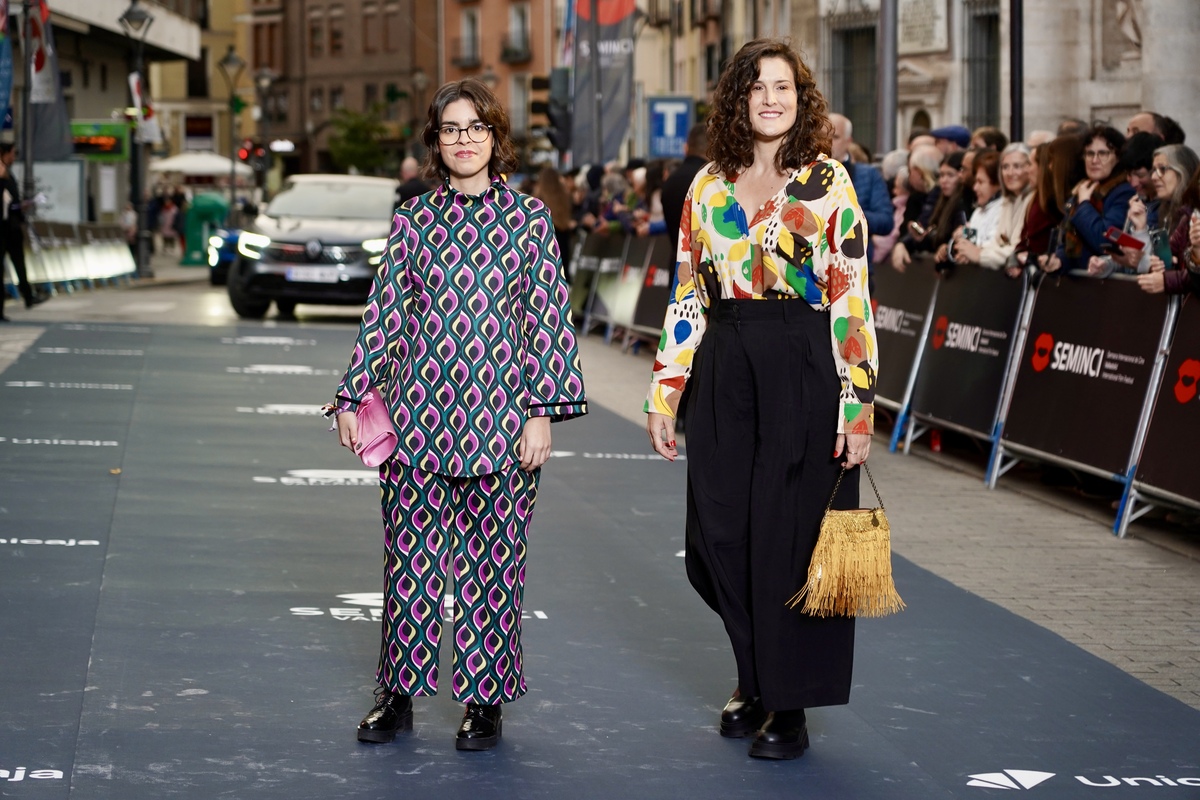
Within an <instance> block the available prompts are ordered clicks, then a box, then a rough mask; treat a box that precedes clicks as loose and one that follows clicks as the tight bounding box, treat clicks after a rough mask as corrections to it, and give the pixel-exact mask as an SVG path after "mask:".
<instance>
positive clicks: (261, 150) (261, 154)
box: [253, 145, 271, 172]
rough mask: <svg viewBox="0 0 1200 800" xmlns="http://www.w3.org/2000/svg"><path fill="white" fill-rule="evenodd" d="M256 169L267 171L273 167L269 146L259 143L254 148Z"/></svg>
mask: <svg viewBox="0 0 1200 800" xmlns="http://www.w3.org/2000/svg"><path fill="white" fill-rule="evenodd" d="M253 166H254V169H255V170H257V171H258V172H266V171H267V170H268V169H270V167H271V160H270V157H269V156H268V155H267V148H265V147H263V146H262V145H259V146H258V147H256V148H254V164H253Z"/></svg>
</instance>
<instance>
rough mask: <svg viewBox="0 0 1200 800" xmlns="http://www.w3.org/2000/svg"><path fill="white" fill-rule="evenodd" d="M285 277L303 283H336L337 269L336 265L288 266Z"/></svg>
mask: <svg viewBox="0 0 1200 800" xmlns="http://www.w3.org/2000/svg"><path fill="white" fill-rule="evenodd" d="M287 279H288V280H289V281H302V282H304V283H337V282H338V269H337V267H288V271H287Z"/></svg>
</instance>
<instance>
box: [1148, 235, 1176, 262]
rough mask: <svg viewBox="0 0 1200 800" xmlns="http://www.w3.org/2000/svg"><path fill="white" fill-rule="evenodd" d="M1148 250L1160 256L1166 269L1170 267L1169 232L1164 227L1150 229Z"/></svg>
mask: <svg viewBox="0 0 1200 800" xmlns="http://www.w3.org/2000/svg"><path fill="white" fill-rule="evenodd" d="M1150 252H1151V253H1153V254H1154V255H1156V256H1158V257H1159V258H1161V259H1162V262H1163V265H1164V266H1165V267H1166V268H1167V269H1171V266H1172V265H1171V234H1170V233H1168V232H1167V231H1166V229H1164V228H1151V229H1150Z"/></svg>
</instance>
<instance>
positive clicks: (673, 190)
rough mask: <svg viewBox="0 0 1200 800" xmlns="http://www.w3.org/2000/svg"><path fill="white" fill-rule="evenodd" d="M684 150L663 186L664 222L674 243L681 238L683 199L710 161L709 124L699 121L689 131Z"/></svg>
mask: <svg viewBox="0 0 1200 800" xmlns="http://www.w3.org/2000/svg"><path fill="white" fill-rule="evenodd" d="M684 152H685V153H686V154H687V157H686V158H684V159H683V163H682V164H680V165H679V166H678V167H676V168H675V170H674V171H673V172H672V173H671V174H670V175H668V176H667V180H666V182H664V183H663V187H662V207H663V222H664V223H666V226H667V236H669V237H671V242H672V244H674V243H675V242H676V241H678V239H679V221H680V220H681V219H682V218H683V201H684V200H686V199H687V193H688V189H690V188H691V187H692V180H693V179H694V178H695V177H696V173H697V172H699V171H700V170H702V169H703V168H704V165H705V164H707V163H708V157H707V154H708V126H706V125H705V124H704V123H703V122H697V123H696V124H695V125H693V126H692V129H691V130H689V131H688V135H687V142H686V143H685V144H684Z"/></svg>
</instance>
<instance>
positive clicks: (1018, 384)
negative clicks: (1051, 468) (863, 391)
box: [873, 259, 1200, 536]
mask: <svg viewBox="0 0 1200 800" xmlns="http://www.w3.org/2000/svg"><path fill="white" fill-rule="evenodd" d="M932 274H934V273H933V270H932V265H931V264H929V263H928V262H927V261H923V260H918V259H914V261H913V263H912V265H910V266H909V268H908V270H906V272H905V273H903V274H901V273H897V272H895V271H894V270H891V269H887V268H883V269H880V270H879V271H878V272H877V274H876V297H874V298H873V301H874V302H875V308H876V311H875V314H876V316H875V325H876V335H877V336H878V339H879V350H880V358H881V361H882V362H883V364H884V366H883V369H882V371H881V376H882V377H881V380H880V384H879V386H878V396H877V399H878V401H879V403H880V404H881V405H883V406H885V407H891V408H894V409H896V410H897V411H898V416H897V418H896V425H895V428H894V430H893V435H892V441H891V448H892V450H893V451H894V450H896V449H897V447H898V446H899V441H900V438H901V436H903V437H904V450H905V452H907V451H908V449H909V446H910V445H911V443H912V440H913V439H914V438H916V437H918V436H920V435H921V434H922V433H924V432H925V431H926V430H928V429H929V428H930V427H939V428H948V429H951V430H956V431H959V432H961V433H965V434H967V435H969V436H973V437H975V438H978V439H981V440H983V441H986V442H988V443H990V445H991V448H992V450H991V457H990V459H989V462H988V468H987V472H986V481H987V485H988V487H989V488H994V487H995V485H996V482H997V480H998V479H999V478H1000V477H1002V476H1003V475H1004V474H1005V473H1006V472H1008V470H1010V469H1011V468H1012V467H1013V466H1015V465H1016V464H1017V463H1019V462H1020V461H1021V460H1022V459H1024V458H1029V459H1034V460H1037V461H1044V462H1049V463H1054V464H1058V465H1061V466H1065V467H1068V468H1071V469H1075V470H1079V471H1082V472H1086V473H1089V474H1093V475H1098V476H1100V477H1103V478H1107V479H1109V480H1112V481H1114V482H1115V483H1117V484H1118V485H1119V486H1121V487H1122V492H1123V496H1122V500H1121V503H1120V507H1119V509H1118V512H1117V517H1116V520H1115V521H1114V524H1113V532H1114V533H1116V534H1117V535H1118V536H1124V535H1125V533H1126V531H1127V529H1128V526H1129V523H1130V522H1132V521H1133V520H1135V519H1137V518H1138V517H1140V516H1141V515H1143V514H1145V513H1146V512H1147V511H1148V510H1149V509H1150V508H1151V507H1153V506H1154V505H1158V504H1169V505H1177V506H1185V507H1189V508H1197V509H1200V474H1197V473H1196V471H1193V470H1183V469H1180V466H1181V463H1182V456H1183V454H1184V453H1188V452H1192V451H1190V450H1189V449H1188V445H1189V444H1194V445H1200V417H1198V416H1197V415H1200V399H1198V398H1197V382H1198V381H1200V301H1197V300H1192V301H1191V308H1190V309H1187V313H1185V314H1182V315H1181V314H1180V305H1181V303H1180V299H1179V298H1177V297H1169V298H1164V297H1163V296H1162V295H1150V294H1146V293H1145V292H1143V291H1142V290H1141V289H1140V288H1139V287H1138V286H1137V285H1136V283H1135V282H1134V280H1133V279H1132V278H1129V277H1126V276H1114V277H1112V278H1109V279H1106V280H1096V279H1094V278H1090V277H1087V276H1081V275H1066V276H1062V277H1046V278H1044V279H1041V280H1040V281H1038V280H1035V281H1033V282H1030V281H1028V280H1027V279H1025V278H1022V279H1021V280H1011V279H1008V278H1007V277H1005V276H1004V275H1003V274H1002V273H999V272H994V271H991V270H984V269H972V268H967V269H963V268H959V269H956V270H955V271H954V272H952V273H950V275H949V276H948V277H947V278H945V279H943V280H938V279H933V280H932V281H931V279H930V275H932ZM897 367H899V369H897ZM889 372H892V374H891V375H889V374H888V373H889Z"/></svg>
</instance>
